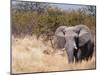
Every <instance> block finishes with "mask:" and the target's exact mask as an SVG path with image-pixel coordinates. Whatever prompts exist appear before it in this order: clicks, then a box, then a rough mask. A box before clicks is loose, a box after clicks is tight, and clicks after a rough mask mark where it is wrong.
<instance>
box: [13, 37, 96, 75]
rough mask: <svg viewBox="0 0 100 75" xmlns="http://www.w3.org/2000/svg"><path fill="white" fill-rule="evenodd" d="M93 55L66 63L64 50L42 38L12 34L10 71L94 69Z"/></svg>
mask: <svg viewBox="0 0 100 75" xmlns="http://www.w3.org/2000/svg"><path fill="white" fill-rule="evenodd" d="M95 67H96V65H95V56H93V57H92V59H91V60H89V61H82V63H73V64H68V60H67V54H66V52H65V51H64V50H55V49H53V48H52V46H51V44H50V42H49V41H48V42H43V39H42V38H39V39H38V40H37V39H36V36H35V35H33V36H26V37H25V38H16V37H14V36H12V73H30V72H48V71H63V70H79V69H95Z"/></svg>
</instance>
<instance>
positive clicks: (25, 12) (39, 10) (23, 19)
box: [12, 2, 96, 36]
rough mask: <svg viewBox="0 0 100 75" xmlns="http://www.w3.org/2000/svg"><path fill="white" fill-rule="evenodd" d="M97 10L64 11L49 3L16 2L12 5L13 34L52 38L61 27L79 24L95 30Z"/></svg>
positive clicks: (90, 8)
mask: <svg viewBox="0 0 100 75" xmlns="http://www.w3.org/2000/svg"><path fill="white" fill-rule="evenodd" d="M95 9H96V8H95V6H85V7H83V8H79V9H77V10H75V9H71V10H65V11H64V10H61V9H60V8H57V7H55V6H53V5H51V4H49V3H39V2H16V4H15V5H14V4H13V5H12V34H13V35H16V36H17V35H19V36H20V35H23V36H24V35H32V34H36V35H37V36H40V35H45V36H52V35H53V34H54V31H55V30H56V28H57V27H59V26H61V25H66V26H73V25H77V24H85V25H87V26H88V27H89V28H90V29H92V28H94V29H95V25H96V20H95V19H96V12H95Z"/></svg>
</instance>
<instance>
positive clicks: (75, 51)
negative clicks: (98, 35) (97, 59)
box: [54, 25, 94, 63]
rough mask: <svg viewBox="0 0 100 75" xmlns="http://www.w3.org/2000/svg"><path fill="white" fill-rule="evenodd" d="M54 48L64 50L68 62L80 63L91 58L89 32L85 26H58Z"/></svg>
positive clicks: (91, 42)
mask: <svg viewBox="0 0 100 75" xmlns="http://www.w3.org/2000/svg"><path fill="white" fill-rule="evenodd" d="M55 37H56V40H54V41H55V42H54V45H55V47H56V48H65V50H66V52H67V55H68V62H69V63H73V62H74V58H75V62H81V61H82V60H83V59H85V60H88V59H89V58H91V57H92V54H93V50H94V49H93V48H94V42H93V37H92V36H91V32H90V30H89V28H88V27H87V26H86V25H76V26H73V27H66V26H60V27H58V28H57V29H56V32H55Z"/></svg>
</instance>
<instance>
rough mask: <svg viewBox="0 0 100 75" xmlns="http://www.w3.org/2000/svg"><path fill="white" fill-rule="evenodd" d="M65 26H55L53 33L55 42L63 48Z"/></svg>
mask: <svg viewBox="0 0 100 75" xmlns="http://www.w3.org/2000/svg"><path fill="white" fill-rule="evenodd" d="M65 28H66V26H60V27H59V28H57V30H56V32H55V35H56V37H57V44H58V47H59V48H64V46H65V43H66V41H65Z"/></svg>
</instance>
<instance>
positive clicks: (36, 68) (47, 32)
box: [11, 1, 96, 73]
mask: <svg viewBox="0 0 100 75" xmlns="http://www.w3.org/2000/svg"><path fill="white" fill-rule="evenodd" d="M57 5H59V4H57ZM65 6H66V8H67V5H65ZM11 15H12V16H11V21H12V23H11V30H12V73H26V72H47V71H64V70H79V69H94V68H95V66H96V65H95V55H94V56H93V58H92V60H89V61H82V63H77V64H75V63H74V64H68V63H67V61H68V60H67V55H66V52H65V51H63V50H56V51H55V49H53V48H52V46H51V43H50V41H48V40H51V39H52V36H53V35H54V32H55V30H56V28H57V27H59V26H61V25H65V26H74V25H77V24H85V25H87V26H88V27H89V28H90V29H91V31H92V33H93V35H94V36H95V26H96V7H95V6H83V7H81V8H77V9H69V10H62V9H61V8H58V7H56V6H54V5H53V4H52V3H42V2H23V1H22V2H21V1H20V2H19V1H13V2H12V7H11ZM44 40H45V42H44Z"/></svg>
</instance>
